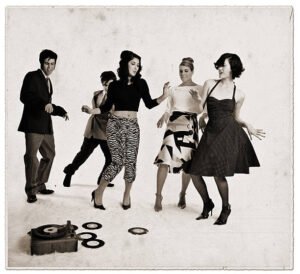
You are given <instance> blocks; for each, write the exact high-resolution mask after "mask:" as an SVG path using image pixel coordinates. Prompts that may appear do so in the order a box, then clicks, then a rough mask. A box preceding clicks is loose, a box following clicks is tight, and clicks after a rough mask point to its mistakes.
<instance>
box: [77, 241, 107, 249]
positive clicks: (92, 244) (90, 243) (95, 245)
mask: <svg viewBox="0 0 300 274" xmlns="http://www.w3.org/2000/svg"><path fill="white" fill-rule="evenodd" d="M104 244H105V242H104V241H102V240H99V239H91V240H83V241H82V242H81V245H83V246H84V247H87V248H99V247H102V246H104Z"/></svg>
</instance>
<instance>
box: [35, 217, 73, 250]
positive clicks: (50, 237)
mask: <svg viewBox="0 0 300 274" xmlns="http://www.w3.org/2000/svg"><path fill="white" fill-rule="evenodd" d="M77 228H78V227H77V226H75V225H72V224H71V222H70V221H67V224H65V225H56V224H48V225H43V226H39V227H37V228H33V229H31V232H30V235H31V255H43V254H49V253H53V252H75V251H77V247H78V239H77V237H76V232H75V230H76V229H77Z"/></svg>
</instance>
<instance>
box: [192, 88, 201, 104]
mask: <svg viewBox="0 0 300 274" xmlns="http://www.w3.org/2000/svg"><path fill="white" fill-rule="evenodd" d="M189 93H190V94H191V95H192V98H193V99H194V100H195V101H198V102H199V103H200V102H201V101H202V99H201V97H200V95H199V92H198V90H196V89H193V88H191V89H190V90H189Z"/></svg>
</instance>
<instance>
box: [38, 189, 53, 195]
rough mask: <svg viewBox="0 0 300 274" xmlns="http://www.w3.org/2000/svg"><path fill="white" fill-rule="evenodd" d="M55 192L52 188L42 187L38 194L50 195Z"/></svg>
mask: <svg viewBox="0 0 300 274" xmlns="http://www.w3.org/2000/svg"><path fill="white" fill-rule="evenodd" d="M53 192H54V190H52V189H42V190H40V191H39V192H38V194H44V195H49V194H52V193H53Z"/></svg>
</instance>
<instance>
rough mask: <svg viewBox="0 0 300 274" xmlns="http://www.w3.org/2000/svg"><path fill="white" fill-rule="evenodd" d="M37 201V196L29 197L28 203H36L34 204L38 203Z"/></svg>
mask: <svg viewBox="0 0 300 274" xmlns="http://www.w3.org/2000/svg"><path fill="white" fill-rule="evenodd" d="M36 201H37V198H36V196H35V195H28V196H27V203H30V204H31V203H34V202H36Z"/></svg>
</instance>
